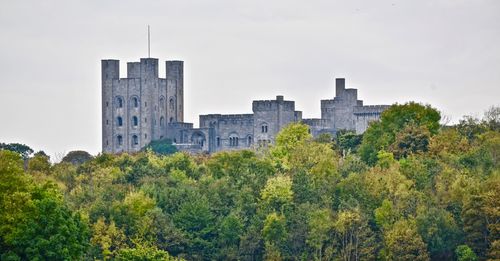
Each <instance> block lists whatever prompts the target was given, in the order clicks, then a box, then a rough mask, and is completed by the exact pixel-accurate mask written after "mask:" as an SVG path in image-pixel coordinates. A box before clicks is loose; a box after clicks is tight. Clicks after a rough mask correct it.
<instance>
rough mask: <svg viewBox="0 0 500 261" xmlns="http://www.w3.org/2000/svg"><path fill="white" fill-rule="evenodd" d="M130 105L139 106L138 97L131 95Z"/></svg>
mask: <svg viewBox="0 0 500 261" xmlns="http://www.w3.org/2000/svg"><path fill="white" fill-rule="evenodd" d="M132 106H133V107H134V108H139V99H138V98H137V97H132Z"/></svg>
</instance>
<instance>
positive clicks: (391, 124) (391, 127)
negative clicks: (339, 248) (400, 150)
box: [359, 102, 441, 165]
mask: <svg viewBox="0 0 500 261" xmlns="http://www.w3.org/2000/svg"><path fill="white" fill-rule="evenodd" d="M440 119H441V116H440V114H439V112H438V111H437V110H436V109H434V108H432V107H431V106H430V105H426V106H424V105H421V104H418V103H415V102H409V103H406V104H402V105H399V104H395V105H392V106H391V107H390V108H389V109H387V110H385V111H384V112H383V113H382V115H381V117H380V121H379V122H375V123H373V124H370V126H369V127H368V129H367V130H366V131H365V133H364V134H363V141H362V143H361V145H360V147H359V154H360V156H361V158H362V159H363V160H364V161H365V162H366V163H368V164H370V165H374V164H375V163H376V161H377V153H378V151H379V150H382V149H384V150H387V149H388V147H389V146H390V145H391V144H393V143H394V142H395V141H396V136H397V133H398V132H400V131H402V130H403V129H405V127H406V126H407V125H413V126H415V127H423V128H424V129H426V130H428V131H429V133H430V135H431V136H432V135H435V134H437V132H438V130H439V126H440V125H439V120H440ZM401 138H402V140H404V139H403V138H404V136H403V137H401ZM406 139H407V138H406ZM410 140H411V139H410Z"/></svg>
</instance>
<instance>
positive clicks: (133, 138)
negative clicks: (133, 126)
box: [132, 135, 139, 146]
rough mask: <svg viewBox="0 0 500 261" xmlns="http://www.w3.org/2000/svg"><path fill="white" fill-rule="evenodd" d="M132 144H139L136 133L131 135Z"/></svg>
mask: <svg viewBox="0 0 500 261" xmlns="http://www.w3.org/2000/svg"><path fill="white" fill-rule="evenodd" d="M132 145H134V146H136V145H139V137H137V135H133V136H132Z"/></svg>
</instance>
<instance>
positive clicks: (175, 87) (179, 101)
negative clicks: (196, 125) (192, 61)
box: [166, 61, 184, 123]
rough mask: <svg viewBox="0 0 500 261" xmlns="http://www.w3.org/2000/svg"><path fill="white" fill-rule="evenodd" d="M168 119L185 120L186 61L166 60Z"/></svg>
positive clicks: (172, 120)
mask: <svg viewBox="0 0 500 261" xmlns="http://www.w3.org/2000/svg"><path fill="white" fill-rule="evenodd" d="M166 79H167V99H168V102H167V119H168V122H169V123H170V122H183V121H184V62H183V61H167V62H166Z"/></svg>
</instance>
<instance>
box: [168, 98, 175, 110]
mask: <svg viewBox="0 0 500 261" xmlns="http://www.w3.org/2000/svg"><path fill="white" fill-rule="evenodd" d="M168 106H169V107H170V110H171V111H173V110H174V108H175V102H174V99H173V98H170V100H169V101H168Z"/></svg>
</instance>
